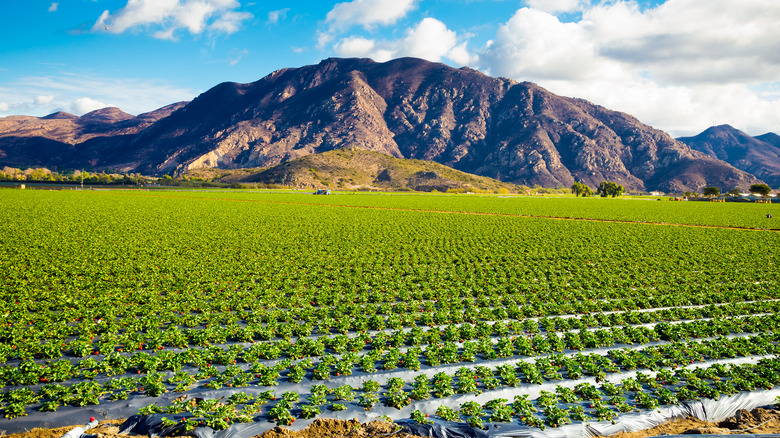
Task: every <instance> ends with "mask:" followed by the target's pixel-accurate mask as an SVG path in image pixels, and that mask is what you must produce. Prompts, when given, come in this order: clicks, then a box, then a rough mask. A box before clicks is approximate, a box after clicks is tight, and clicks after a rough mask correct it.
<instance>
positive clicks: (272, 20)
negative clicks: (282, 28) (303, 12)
mask: <svg viewBox="0 0 780 438" xmlns="http://www.w3.org/2000/svg"><path fill="white" fill-rule="evenodd" d="M288 12H290V8H284V9H278V10H276V11H271V12H269V13H268V24H276V23H278V22H279V21H280V20H284V19H285V18H287V13H288Z"/></svg>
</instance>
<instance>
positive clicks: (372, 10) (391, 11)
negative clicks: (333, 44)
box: [325, 0, 417, 30]
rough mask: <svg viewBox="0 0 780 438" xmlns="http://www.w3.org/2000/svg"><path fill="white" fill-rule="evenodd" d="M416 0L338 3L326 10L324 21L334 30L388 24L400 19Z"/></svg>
mask: <svg viewBox="0 0 780 438" xmlns="http://www.w3.org/2000/svg"><path fill="white" fill-rule="evenodd" d="M416 1H417V0H352V1H351V2H344V3H338V4H336V6H334V7H333V9H331V10H330V12H328V15H327V16H326V17H325V22H326V23H327V24H329V25H330V26H331V28H332V29H335V30H345V29H348V28H349V27H351V26H354V25H360V26H363V27H364V28H366V29H370V28H371V27H373V26H375V25H377V24H381V25H389V24H393V23H395V22H396V21H398V20H400V19H401V18H403V17H404V16H406V14H407V13H408V12H409V11H411V10H412V9H413V8H414V7H415V3H416Z"/></svg>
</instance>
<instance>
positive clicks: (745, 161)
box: [678, 125, 780, 188]
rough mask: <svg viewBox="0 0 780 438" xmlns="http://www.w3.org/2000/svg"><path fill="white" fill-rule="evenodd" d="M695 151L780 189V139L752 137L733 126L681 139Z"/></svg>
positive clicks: (713, 129) (724, 126)
mask: <svg viewBox="0 0 780 438" xmlns="http://www.w3.org/2000/svg"><path fill="white" fill-rule="evenodd" d="M678 140H680V141H682V142H684V143H686V144H687V145H688V146H690V147H691V148H693V149H695V150H698V151H701V152H704V153H705V154H707V155H709V156H711V157H713V158H718V159H720V160H723V161H725V162H727V163H729V164H731V165H732V166H734V167H736V168H737V169H741V170H744V171H746V172H750V173H752V174H753V175H755V176H757V177H758V178H761V179H762V180H764V181H766V183H767V184H769V185H770V186H771V187H773V188H774V187H778V186H780V136H778V135H777V134H774V133H768V134H764V135H762V136H759V137H751V136H749V135H748V134H745V133H744V132H742V131H740V130H738V129H735V128H733V127H731V126H729V125H720V126H713V127H711V128H708V129H707V130H705V131H704V132H702V133H701V134H699V135H696V136H694V137H684V138H680V139H678Z"/></svg>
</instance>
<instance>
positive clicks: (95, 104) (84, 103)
mask: <svg viewBox="0 0 780 438" xmlns="http://www.w3.org/2000/svg"><path fill="white" fill-rule="evenodd" d="M107 106H108V105H106V104H105V103H103V102H101V101H99V100H95V99H92V98H90V97H80V98H78V99H76V100H74V101H73V103H72V104H71V105H70V109H71V112H72V113H73V114H76V115H82V114H86V113H88V112H90V111H95V110H97V109H100V108H105V107H107Z"/></svg>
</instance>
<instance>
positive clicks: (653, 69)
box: [477, 0, 780, 135]
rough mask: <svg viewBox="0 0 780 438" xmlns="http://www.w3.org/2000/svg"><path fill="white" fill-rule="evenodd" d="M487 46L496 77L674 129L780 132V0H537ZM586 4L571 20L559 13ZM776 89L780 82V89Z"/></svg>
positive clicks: (485, 54) (486, 58)
mask: <svg viewBox="0 0 780 438" xmlns="http://www.w3.org/2000/svg"><path fill="white" fill-rule="evenodd" d="M526 4H527V5H528V7H525V8H521V9H519V10H517V11H516V12H515V14H514V15H513V16H512V17H511V18H510V19H509V20H507V21H506V22H505V23H504V24H503V25H501V26H500V27H499V29H498V30H497V32H496V35H495V38H494V39H493V40H492V41H491V42H490V44H488V45H487V46H486V47H484V48H483V49H481V50H480V51H479V60H478V62H477V64H478V65H479V67H480V68H482V69H483V70H485V71H486V72H489V73H490V74H493V75H501V76H508V77H512V78H514V79H517V80H530V81H534V82H537V83H539V84H540V85H542V86H544V87H547V88H548V89H550V90H551V91H553V92H556V93H559V94H565V95H569V96H576V97H583V98H586V99H589V100H592V101H594V102H596V103H599V104H602V105H605V106H607V107H610V108H614V109H618V110H621V111H625V112H629V113H631V114H633V115H636V116H637V117H639V119H640V120H642V121H643V122H645V123H649V124H651V125H654V126H657V127H660V128H662V129H665V130H668V131H670V132H671V133H672V134H674V135H684V134H685V135H687V134H690V133H696V132H699V131H701V130H703V129H705V128H706V127H708V126H710V125H712V124H719V123H730V124H732V125H734V126H737V127H739V128H740V129H753V130H754V131H753V133H761V132H762V131H763V132H766V131H770V130H774V131H778V128H779V127H778V122H777V120H780V97H778V95H777V94H774V93H771V92H770V93H766V92H765V91H762V90H766V89H767V87H772V88H773V89H775V91H777V87H780V83H778V79H777V78H780V45H778V43H777V42H778V41H780V26H777V25H776V23H778V22H780V2H776V1H772V0H745V1H741V2H731V1H728V0H687V1H684V2H681V1H666V2H664V3H662V4H660V5H658V6H655V7H651V8H646V9H642V8H640V7H639V5H638V4H637V3H636V2H634V1H627V0H616V1H610V2H599V3H598V4H594V5H593V6H591V5H589V4H583V3H582V2H578V1H574V0H571V1H568V0H550V1H548V0H544V1H542V0H528V1H527V2H526ZM572 10H578V11H580V12H581V18H578V19H577V20H575V21H568V22H567V21H566V20H562V19H561V18H560V17H559V15H556V13H557V12H571V11H572ZM775 86H777V87H775Z"/></svg>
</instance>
